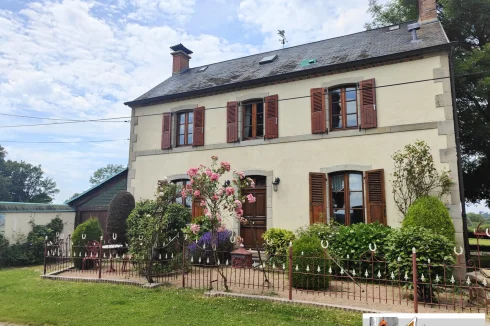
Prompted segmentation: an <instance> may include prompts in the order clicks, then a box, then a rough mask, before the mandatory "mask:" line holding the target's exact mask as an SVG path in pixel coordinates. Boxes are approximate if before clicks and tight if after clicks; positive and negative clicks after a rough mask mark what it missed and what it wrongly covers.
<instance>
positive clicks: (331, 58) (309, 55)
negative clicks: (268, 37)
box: [125, 21, 449, 106]
mask: <svg viewBox="0 0 490 326" xmlns="http://www.w3.org/2000/svg"><path fill="white" fill-rule="evenodd" d="M410 23H413V22H407V23H402V24H399V26H400V28H399V29H396V30H393V31H390V30H389V27H382V28H378V29H373V30H368V31H364V32H360V33H355V34H351V35H346V36H341V37H336V38H332V39H327V40H323V41H318V42H313V43H308V44H303V45H298V46H293V47H288V48H285V49H280V50H275V51H269V52H265V53H260V54H255V55H250V56H247V57H242V58H238V59H233V60H228V61H223V62H218V63H214V64H210V65H208V68H207V69H206V70H204V71H202V72H198V70H199V68H201V67H205V66H201V67H195V68H190V69H188V70H187V71H184V72H182V73H181V74H177V75H173V76H171V77H170V78H168V79H166V80H165V81H163V82H162V83H161V84H159V85H157V86H156V87H154V88H153V89H151V90H150V91H148V92H146V93H145V94H143V95H141V96H140V97H138V98H137V99H136V100H134V101H131V102H127V103H125V104H127V105H136V106H138V105H144V104H147V103H148V102H152V101H153V100H152V99H157V98H158V99H160V100H163V99H164V98H165V97H167V98H175V97H179V96H180V95H178V94H182V96H184V94H186V95H190V93H192V92H195V91H205V90H208V89H209V90H210V91H211V90H213V91H214V90H217V89H220V88H225V87H231V86H233V85H234V84H236V86H240V84H243V83H246V82H250V81H258V80H267V79H268V78H271V77H278V78H280V77H281V76H282V75H285V76H284V77H286V75H287V76H290V75H292V74H294V73H305V72H308V71H309V70H312V71H313V70H317V69H318V68H325V69H328V68H334V67H337V66H340V65H342V64H346V63H355V62H363V61H367V60H369V59H376V58H379V59H380V58H383V57H387V56H393V55H397V54H403V53H406V52H413V51H419V50H424V49H430V48H434V47H441V46H445V45H448V44H449V41H448V39H447V37H446V34H445V32H444V30H443V28H442V26H441V24H440V22H438V21H437V22H433V23H429V24H425V25H422V26H421V28H420V30H419V31H418V32H417V34H418V37H419V39H420V40H421V41H420V42H417V43H412V42H411V41H412V36H411V33H409V32H408V29H407V26H408V24H410ZM275 54H277V55H278V58H277V59H276V60H275V61H274V62H272V63H269V64H263V65H261V64H259V61H260V60H261V59H263V58H264V57H265V56H270V55H275ZM308 59H316V60H317V63H315V64H312V65H308V66H302V65H301V61H302V60H308Z"/></svg>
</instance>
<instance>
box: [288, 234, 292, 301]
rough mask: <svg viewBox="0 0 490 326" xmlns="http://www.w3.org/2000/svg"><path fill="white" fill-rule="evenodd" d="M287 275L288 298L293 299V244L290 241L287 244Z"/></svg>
mask: <svg viewBox="0 0 490 326" xmlns="http://www.w3.org/2000/svg"><path fill="white" fill-rule="evenodd" d="M288 276H289V300H293V245H292V244H291V243H290V244H289V259H288Z"/></svg>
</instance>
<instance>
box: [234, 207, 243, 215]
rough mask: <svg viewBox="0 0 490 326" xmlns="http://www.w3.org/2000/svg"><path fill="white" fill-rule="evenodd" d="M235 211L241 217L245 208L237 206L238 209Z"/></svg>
mask: <svg viewBox="0 0 490 326" xmlns="http://www.w3.org/2000/svg"><path fill="white" fill-rule="evenodd" d="M235 213H236V215H238V216H239V217H240V216H242V215H243V209H241V208H237V209H235Z"/></svg>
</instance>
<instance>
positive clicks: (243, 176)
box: [236, 171, 245, 179]
mask: <svg viewBox="0 0 490 326" xmlns="http://www.w3.org/2000/svg"><path fill="white" fill-rule="evenodd" d="M236 174H238V176H239V177H240V179H245V173H243V172H241V171H240V172H237V173H236Z"/></svg>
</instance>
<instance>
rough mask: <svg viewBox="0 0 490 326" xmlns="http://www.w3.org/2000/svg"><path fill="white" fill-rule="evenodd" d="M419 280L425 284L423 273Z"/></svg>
mask: <svg viewBox="0 0 490 326" xmlns="http://www.w3.org/2000/svg"><path fill="white" fill-rule="evenodd" d="M420 279H421V280H422V282H425V276H424V273H422V276H420Z"/></svg>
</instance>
